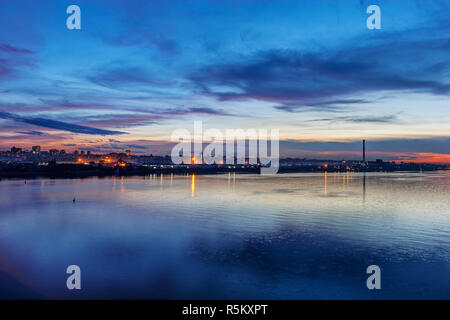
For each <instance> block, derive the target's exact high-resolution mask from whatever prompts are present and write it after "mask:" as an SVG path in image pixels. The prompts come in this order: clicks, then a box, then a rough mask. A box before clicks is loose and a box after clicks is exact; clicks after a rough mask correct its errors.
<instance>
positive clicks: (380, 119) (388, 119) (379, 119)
mask: <svg viewBox="0 0 450 320" xmlns="http://www.w3.org/2000/svg"><path fill="white" fill-rule="evenodd" d="M397 120H398V119H397V115H387V116H371V117H355V116H341V117H330V118H322V119H314V120H310V121H315V122H318V121H328V122H353V123H392V122H396V121H397Z"/></svg>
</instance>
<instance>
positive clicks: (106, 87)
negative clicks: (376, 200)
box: [0, 0, 450, 159]
mask: <svg viewBox="0 0 450 320" xmlns="http://www.w3.org/2000/svg"><path fill="white" fill-rule="evenodd" d="M71 4H76V5H78V6H79V7H80V8H81V19H82V22H81V24H82V29H81V30H68V29H67V28H66V19H67V17H68V15H67V14H66V8H67V7H68V6H69V5H71ZM371 4H377V5H379V6H380V8H381V19H382V29H381V30H368V29H367V28H366V19H367V17H368V15H367V14H366V8H367V7H368V6H369V5H371ZM449 14H450V4H449V3H448V2H446V1H436V0H435V1H433V0H432V1H419V0H418V1H414V0H409V1H408V0H404V1H402V0H397V1H393V0H391V1H356V0H355V1H354V0H346V1H332V0H330V1H323V0H318V1H273V0H272V1H265V0H258V1H256V0H255V1H246V0H239V1H237V0H228V1H225V0H222V1H218V0H216V1H201V0H193V1H111V0H109V1H100V0H97V1H92V0H91V1H21V0H19V1H2V2H1V3H0V130H1V131H0V147H1V148H8V147H10V146H11V145H13V144H15V145H21V146H25V147H27V146H30V145H34V144H40V145H41V146H43V148H50V147H58V148H62V147H64V148H66V149H73V148H78V149H85V150H93V151H116V150H123V149H128V148H131V149H132V150H133V151H134V152H152V153H166V152H168V151H169V150H170V144H168V143H167V141H168V140H169V137H170V135H171V132H172V131H173V130H174V129H177V128H187V129H190V130H192V127H193V121H194V120H203V124H204V127H205V128H218V129H222V130H224V129H226V128H278V129H279V130H280V136H281V139H282V140H283V142H282V143H281V151H282V154H283V152H284V154H285V155H291V156H307V157H317V158H321V157H327V158H330V157H336V158H354V157H356V155H355V152H356V151H358V150H359V144H358V142H359V141H360V140H361V139H362V138H366V139H367V140H368V141H371V142H373V143H372V146H373V148H375V147H376V149H372V150H371V152H372V153H371V154H370V157H383V158H390V159H423V158H426V157H429V158H430V159H431V158H433V159H436V157H438V158H439V157H441V158H442V157H443V158H447V159H448V154H449V152H448V150H450V149H449V145H450V143H449V138H450V125H449V121H450V113H449V111H448V110H449V93H450V58H449V57H450V55H449V52H450V22H448V16H449ZM368 146H370V144H368Z"/></svg>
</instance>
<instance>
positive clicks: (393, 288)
mask: <svg viewBox="0 0 450 320" xmlns="http://www.w3.org/2000/svg"><path fill="white" fill-rule="evenodd" d="M449 186H450V173H449V172H431V173H367V174H362V173H361V174H356V173H340V174H337V173H328V174H321V173H313V174H283V175H276V176H257V175H239V174H238V175H236V174H233V173H229V174H224V175H211V176H201V175H195V176H194V175H191V176H174V175H168V174H166V175H150V176H146V177H128V178H127V177H125V178H123V177H112V178H103V179H100V178H91V179H78V180H50V179H42V180H30V181H27V183H26V184H24V182H23V180H14V181H1V182H0V203H1V211H0V298H18V297H23V298H160V299H163V298H253V299H259V298H275V299H276V298H286V299H304V298H306V299H321V298H342V299H350V298H446V299H448V298H450V250H449V249H450V210H449V209H450V202H449V190H450V188H449ZM74 197H75V198H76V202H75V203H73V202H72V199H73V198H74ZM70 264H77V265H79V266H80V267H81V270H82V288H83V289H82V290H81V291H78V292H76V291H68V290H67V289H65V281H66V276H67V275H66V274H65V269H66V267H67V266H68V265H70ZM370 264H377V265H379V266H380V267H381V268H382V290H381V291H369V290H367V289H366V287H365V280H366V278H367V275H366V274H365V270H366V267H367V266H368V265H370Z"/></svg>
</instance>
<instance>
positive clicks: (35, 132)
mask: <svg viewBox="0 0 450 320" xmlns="http://www.w3.org/2000/svg"><path fill="white" fill-rule="evenodd" d="M0 117H1V115H0ZM17 133H21V134H28V135H30V136H42V135H44V134H45V133H44V132H40V131H33V130H32V131H17Z"/></svg>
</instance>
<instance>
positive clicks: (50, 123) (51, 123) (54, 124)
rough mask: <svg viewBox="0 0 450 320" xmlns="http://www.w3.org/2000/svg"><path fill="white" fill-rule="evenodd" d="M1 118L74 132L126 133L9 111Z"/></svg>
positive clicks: (0, 114) (98, 133)
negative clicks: (27, 116)
mask: <svg viewBox="0 0 450 320" xmlns="http://www.w3.org/2000/svg"><path fill="white" fill-rule="evenodd" d="M0 119H6V120H12V121H16V122H23V123H27V124H32V125H35V126H39V127H44V128H50V129H56V130H62V131H69V132H73V133H82V134H95V135H117V134H124V133H125V132H121V131H110V130H104V129H97V128H91V127H86V126H80V125H76V124H70V123H66V122H62V121H57V120H51V119H45V118H25V117H21V116H18V115H15V114H12V113H8V112H0Z"/></svg>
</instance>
